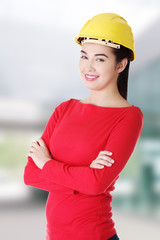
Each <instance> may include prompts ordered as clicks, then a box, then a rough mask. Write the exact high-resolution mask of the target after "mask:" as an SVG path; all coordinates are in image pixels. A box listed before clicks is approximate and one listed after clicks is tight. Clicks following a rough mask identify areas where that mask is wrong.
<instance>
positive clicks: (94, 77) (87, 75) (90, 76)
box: [86, 75, 98, 78]
mask: <svg viewBox="0 0 160 240" xmlns="http://www.w3.org/2000/svg"><path fill="white" fill-rule="evenodd" d="M86 77H87V78H96V77H98V76H89V75H86Z"/></svg>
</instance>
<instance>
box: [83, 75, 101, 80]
mask: <svg viewBox="0 0 160 240" xmlns="http://www.w3.org/2000/svg"><path fill="white" fill-rule="evenodd" d="M98 77H99V76H98V75H89V74H85V79H86V80H87V81H93V80H96V79H97V78H98Z"/></svg>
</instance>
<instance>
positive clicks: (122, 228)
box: [0, 202, 160, 240]
mask: <svg viewBox="0 0 160 240" xmlns="http://www.w3.org/2000/svg"><path fill="white" fill-rule="evenodd" d="M113 220H114V222H115V227H116V229H117V233H118V235H119V237H120V240H151V239H154V240H158V239H160V238H159V235H160V230H159V226H160V224H159V222H158V221H154V220H149V219H147V218H145V217H137V216H134V215H133V214H129V213H128V214H127V213H123V212H120V211H117V210H116V209H114V210H113ZM45 227H46V219H45V202H44V203H42V204H39V203H37V202H34V203H32V204H18V205H13V206H11V205H8V206H7V205H3V207H2V205H1V206H0V232H1V239H3V240H11V239H13V240H14V239H15V240H45ZM82 240H83V239H82Z"/></svg>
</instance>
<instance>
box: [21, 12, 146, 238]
mask: <svg viewBox="0 0 160 240" xmlns="http://www.w3.org/2000/svg"><path fill="white" fill-rule="evenodd" d="M75 41H76V42H77V43H78V44H80V45H81V46H82V48H81V57H80V60H79V71H80V75H81V78H82V80H83V82H84V84H85V86H86V87H87V88H88V89H89V90H90V94H89V96H88V97H87V98H86V99H83V100H79V99H74V98H71V99H69V100H67V101H64V102H62V103H60V104H59V105H58V106H57V107H56V108H55V110H54V112H53V114H52V115H51V117H50V119H49V121H48V123H47V125H46V127H45V130H44V132H43V134H42V136H41V138H39V139H37V141H35V142H33V143H32V144H31V147H30V149H29V151H28V154H27V157H28V162H27V165H26V167H25V171H24V182H25V184H27V185H30V186H34V187H37V188H40V189H43V190H46V191H49V196H48V200H47V205H46V217H47V234H46V239H47V240H62V239H66V240H107V239H108V240H109V239H110V240H117V239H119V237H118V235H117V232H116V229H115V227H114V225H115V223H114V221H113V220H112V211H111V210H112V207H111V202H112V195H111V193H110V192H111V191H113V190H114V189H115V186H114V185H115V182H116V180H117V179H118V178H119V174H120V172H121V171H122V169H123V168H124V167H125V165H126V163H127V161H128V160H129V158H130V156H131V154H132V153H133V150H134V148H135V146H136V143H137V141H138V139H139V137H140V135H141V132H142V128H143V113H142V111H141V109H140V108H139V107H137V106H134V105H132V104H131V103H129V102H128V101H127V82H128V71H129V64H130V61H133V60H134V58H135V51H134V39H133V34H132V30H131V28H130V26H129V25H128V23H127V22H126V20H125V19H124V18H122V17H121V16H119V15H117V14H114V13H102V14H98V15H96V16H94V17H93V18H92V19H90V20H88V21H87V23H86V24H85V25H84V26H83V28H82V29H81V31H80V33H79V35H78V36H76V37H75Z"/></svg>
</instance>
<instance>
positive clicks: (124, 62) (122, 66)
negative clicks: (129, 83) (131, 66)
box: [117, 58, 128, 73]
mask: <svg viewBox="0 0 160 240" xmlns="http://www.w3.org/2000/svg"><path fill="white" fill-rule="evenodd" d="M127 63H128V59H127V58H123V59H122V60H121V61H120V62H119V63H118V64H117V72H118V73H120V72H123V70H124V69H125V67H126V65H127Z"/></svg>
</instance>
